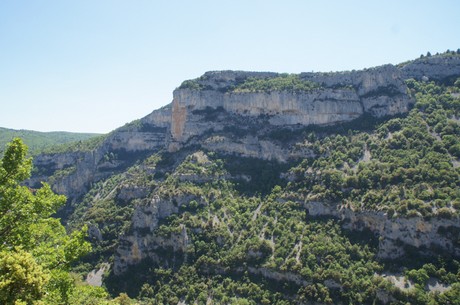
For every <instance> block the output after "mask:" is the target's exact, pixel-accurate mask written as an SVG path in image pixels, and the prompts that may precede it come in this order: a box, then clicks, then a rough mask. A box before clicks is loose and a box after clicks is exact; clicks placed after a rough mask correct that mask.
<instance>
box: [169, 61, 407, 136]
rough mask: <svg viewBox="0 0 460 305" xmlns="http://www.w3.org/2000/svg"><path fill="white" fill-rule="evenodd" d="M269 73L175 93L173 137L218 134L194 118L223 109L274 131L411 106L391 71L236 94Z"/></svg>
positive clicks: (212, 77)
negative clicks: (296, 88)
mask: <svg viewBox="0 0 460 305" xmlns="http://www.w3.org/2000/svg"><path fill="white" fill-rule="evenodd" d="M275 76H278V75H277V74H270V73H254V72H252V73H248V72H238V71H222V72H208V73H206V74H205V75H204V76H203V77H201V78H200V79H198V80H195V82H196V83H197V85H198V86H199V87H200V88H204V89H199V90H198V89H196V88H194V87H191V88H187V87H185V88H179V89H176V90H175V91H174V99H173V107H172V120H171V124H172V126H171V135H172V139H173V140H174V141H176V142H185V141H187V140H188V139H189V138H191V137H193V136H196V135H198V134H200V133H202V132H203V129H210V128H213V129H214V130H218V129H220V128H221V127H220V126H219V125H222V123H224V122H207V124H205V125H199V124H197V122H196V119H194V118H193V116H194V115H195V113H196V112H199V111H204V110H206V109H222V110H223V111H226V112H228V113H231V114H237V115H240V116H250V117H258V116H268V117H269V119H268V121H269V123H270V124H271V125H275V126H286V125H288V126H289V125H303V126H306V125H330V124H337V123H341V122H347V121H351V120H354V119H356V118H358V117H360V116H361V115H363V114H364V113H370V114H371V115H373V116H376V117H381V116H385V115H395V114H399V113H404V112H407V111H408V110H409V107H410V104H411V102H412V100H411V98H410V97H409V96H408V95H407V87H406V85H405V83H404V79H403V78H402V77H401V73H400V70H399V69H397V68H396V67H394V66H392V65H386V66H382V67H379V68H374V69H368V70H364V71H358V72H343V73H330V74H326V73H302V74H300V77H301V78H302V79H304V80H308V81H311V82H314V83H317V84H319V85H320V87H319V88H317V89H313V90H311V91H305V92H290V91H271V92H238V91H233V89H232V88H234V87H235V86H237V85H238V84H239V83H241V82H244V80H246V79H248V78H270V77H275Z"/></svg>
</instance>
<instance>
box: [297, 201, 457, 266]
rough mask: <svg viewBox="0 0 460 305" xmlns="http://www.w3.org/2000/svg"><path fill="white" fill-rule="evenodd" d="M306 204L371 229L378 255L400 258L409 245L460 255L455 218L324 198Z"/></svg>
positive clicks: (352, 225) (354, 226)
mask: <svg viewBox="0 0 460 305" xmlns="http://www.w3.org/2000/svg"><path fill="white" fill-rule="evenodd" d="M305 208H306V209H307V210H308V213H309V215H311V216H328V217H336V218H339V219H341V220H342V221H343V226H344V227H345V228H347V229H350V230H358V231H362V230H370V231H371V232H372V233H373V234H374V235H375V236H377V237H379V246H378V254H377V255H378V257H380V258H382V259H396V258H399V257H401V256H403V255H405V254H406V250H407V249H409V248H410V247H412V248H416V249H417V251H418V252H419V253H422V254H432V253H433V252H436V251H449V253H451V254H452V255H454V256H457V257H458V256H460V244H459V243H458V241H459V240H460V222H459V220H458V219H456V218H455V219H444V218H439V217H433V218H430V219H424V218H423V217H419V216H416V217H409V218H408V217H393V218H392V217H388V216H387V215H386V214H385V213H383V212H378V211H353V210H351V209H349V208H339V206H338V205H336V204H325V203H323V202H307V203H305Z"/></svg>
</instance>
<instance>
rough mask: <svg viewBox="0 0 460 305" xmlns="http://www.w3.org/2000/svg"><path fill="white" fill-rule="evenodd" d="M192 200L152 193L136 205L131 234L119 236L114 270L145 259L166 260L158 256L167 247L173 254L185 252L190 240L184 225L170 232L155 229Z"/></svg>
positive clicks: (122, 268) (188, 197) (115, 271)
mask: <svg viewBox="0 0 460 305" xmlns="http://www.w3.org/2000/svg"><path fill="white" fill-rule="evenodd" d="M193 199H194V198H193V197H190V196H185V197H179V198H174V200H172V199H171V200H168V199H166V198H160V197H158V196H153V198H152V199H151V201H150V203H149V204H147V205H140V206H137V207H136V209H135V211H134V214H133V218H132V221H131V229H130V232H129V234H127V235H124V236H122V237H121V238H120V242H119V246H118V248H117V253H116V255H115V261H114V267H113V271H114V273H115V274H117V275H118V274H121V273H123V272H124V271H125V270H126V269H127V268H128V266H130V265H135V264H137V263H139V262H140V261H142V260H143V259H146V258H149V259H151V260H152V261H154V262H157V263H158V262H161V261H165V259H164V258H163V259H162V258H161V257H159V256H158V249H165V248H168V249H169V250H170V251H171V252H174V253H184V252H185V250H186V247H187V245H188V242H189V240H188V236H187V231H186V228H185V226H181V231H180V232H176V233H175V232H169V234H167V235H159V234H153V233H152V232H154V230H155V229H156V228H158V223H159V221H160V220H161V219H164V218H166V217H168V216H170V215H171V214H173V213H177V212H178V211H179V208H180V207H181V206H182V205H184V204H188V203H189V202H190V201H191V200H193Z"/></svg>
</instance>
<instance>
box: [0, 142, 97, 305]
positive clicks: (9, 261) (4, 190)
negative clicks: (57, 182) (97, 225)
mask: <svg viewBox="0 0 460 305" xmlns="http://www.w3.org/2000/svg"><path fill="white" fill-rule="evenodd" d="M26 154H27V147H26V146H25V145H24V144H23V143H22V141H21V140H20V139H17V138H15V139H13V141H12V142H11V143H10V144H9V145H8V146H7V148H6V150H5V153H4V156H3V159H2V160H1V162H0V240H1V243H0V302H1V303H2V304H32V303H33V304H74V302H73V301H72V300H73V298H74V296H75V295H76V294H80V293H81V291H80V289H79V288H78V287H77V286H76V285H75V284H74V279H73V278H72V276H71V274H70V273H69V270H70V269H69V268H70V263H72V262H73V261H75V260H76V259H77V258H79V257H80V256H82V255H83V254H86V253H87V252H88V251H89V250H90V245H89V243H88V242H85V241H84V239H83V238H84V236H85V234H86V228H83V229H82V230H81V231H79V230H76V231H73V232H72V233H71V234H67V233H66V231H65V229H64V227H63V226H62V225H61V224H60V223H59V220H58V219H55V218H52V217H51V215H52V214H54V213H55V212H56V210H57V208H58V207H59V206H60V205H62V204H63V203H64V202H65V197H63V196H59V195H55V194H54V193H53V192H52V191H51V189H50V187H49V186H48V185H47V184H44V185H43V187H42V188H40V189H38V190H30V189H28V188H27V187H25V186H21V185H20V183H21V182H22V181H23V180H24V179H27V178H28V177H29V175H30V171H31V164H32V163H31V159H29V158H27V157H26Z"/></svg>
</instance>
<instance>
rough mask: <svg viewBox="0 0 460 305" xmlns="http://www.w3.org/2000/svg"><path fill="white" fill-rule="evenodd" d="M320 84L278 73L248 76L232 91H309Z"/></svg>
mask: <svg viewBox="0 0 460 305" xmlns="http://www.w3.org/2000/svg"><path fill="white" fill-rule="evenodd" d="M320 87H321V86H320V85H319V84H317V83H315V82H311V81H307V80H304V79H302V78H300V76H299V75H297V74H280V75H279V76H277V77H269V78H248V79H246V80H245V81H244V82H243V83H241V84H238V85H237V86H236V87H235V88H234V89H233V90H232V91H233V92H272V91H289V92H310V91H313V90H315V89H318V88H320Z"/></svg>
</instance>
